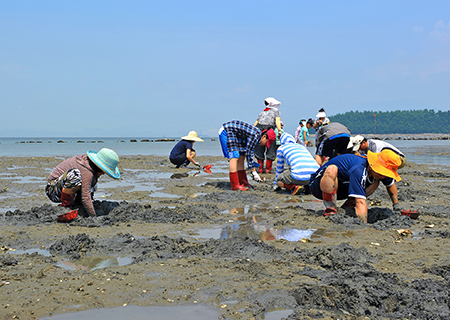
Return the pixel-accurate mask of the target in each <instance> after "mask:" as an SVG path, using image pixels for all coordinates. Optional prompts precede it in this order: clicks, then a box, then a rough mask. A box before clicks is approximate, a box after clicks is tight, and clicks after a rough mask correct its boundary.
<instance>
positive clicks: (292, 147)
mask: <svg viewBox="0 0 450 320" xmlns="http://www.w3.org/2000/svg"><path fill="white" fill-rule="evenodd" d="M280 142H281V146H280V147H279V148H278V150H277V172H276V174H275V188H274V189H275V190H278V189H279V188H286V189H288V190H291V191H292V195H296V194H298V193H299V192H300V191H302V190H303V189H304V186H307V185H308V184H309V179H310V178H311V174H313V173H314V172H316V171H317V169H319V165H318V164H317V162H316V161H315V160H314V158H313V157H312V156H311V153H309V151H308V150H307V149H306V147H305V146H303V145H300V144H297V143H295V138H294V137H293V136H292V135H290V134H289V133H286V132H285V133H283V134H282V135H281V138H280Z"/></svg>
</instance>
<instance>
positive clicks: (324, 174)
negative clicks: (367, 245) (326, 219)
mask: <svg viewBox="0 0 450 320" xmlns="http://www.w3.org/2000/svg"><path fill="white" fill-rule="evenodd" d="M400 165H401V160H400V159H399V157H398V155H397V154H395V153H394V152H393V151H391V150H383V151H381V152H380V153H373V152H371V151H369V152H368V154H367V158H366V157H361V156H358V155H354V154H344V155H340V156H337V157H335V158H333V159H331V160H330V161H328V162H327V163H325V164H324V165H323V166H321V167H320V168H319V170H317V172H315V173H314V174H312V175H311V181H310V184H309V186H310V189H311V193H312V194H313V195H314V197H316V198H318V199H322V200H323V203H324V205H325V210H324V212H323V215H324V216H328V215H332V214H335V213H337V204H336V200H345V199H352V198H354V200H355V201H354V204H352V205H351V206H352V207H354V209H355V213H356V216H357V217H358V218H359V219H361V220H362V221H364V222H367V203H366V196H367V194H369V193H371V192H373V190H370V191H369V193H368V192H367V190H366V183H367V181H366V180H367V178H368V177H372V179H373V180H375V181H382V180H384V179H386V178H391V179H394V180H395V181H400V180H401V178H400V176H399V175H398V173H397V169H398V167H399V166H400ZM376 186H378V183H377V184H376ZM388 186H389V184H388ZM374 188H375V187H374ZM389 188H390V187H388V191H389ZM368 189H369V188H368ZM391 198H392V200H393V203H394V200H396V199H393V197H392V196H391ZM352 200H353V199H352ZM349 202H350V201H346V204H347V205H348V206H350V203H349ZM396 202H397V203H398V200H397V201H396ZM346 204H344V205H346ZM395 207H396V205H395V204H394V209H395Z"/></svg>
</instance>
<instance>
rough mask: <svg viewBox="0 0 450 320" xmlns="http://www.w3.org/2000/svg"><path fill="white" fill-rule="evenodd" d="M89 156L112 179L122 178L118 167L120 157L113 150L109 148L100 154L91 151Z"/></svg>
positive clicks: (88, 153) (102, 150) (103, 149)
mask: <svg viewBox="0 0 450 320" xmlns="http://www.w3.org/2000/svg"><path fill="white" fill-rule="evenodd" d="M87 156H88V157H89V159H91V160H92V162H94V163H95V164H96V165H97V166H98V167H99V168H100V169H102V170H103V171H104V172H105V173H107V174H108V175H109V176H110V177H111V178H114V179H119V178H120V171H119V168H118V167H117V165H118V164H119V156H118V155H117V153H115V152H114V151H113V150H111V149H108V148H102V149H101V150H100V151H99V152H97V151H94V150H89V151H88V152H87Z"/></svg>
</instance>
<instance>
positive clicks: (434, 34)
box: [0, 0, 450, 137]
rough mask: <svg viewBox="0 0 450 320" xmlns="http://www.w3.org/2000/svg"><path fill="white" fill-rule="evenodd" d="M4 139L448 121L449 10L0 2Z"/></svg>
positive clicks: (402, 5) (393, 5) (436, 6)
mask: <svg viewBox="0 0 450 320" xmlns="http://www.w3.org/2000/svg"><path fill="white" fill-rule="evenodd" d="M0 43H1V46H0V106H1V110H2V117H1V118H2V125H1V127H0V136H1V137H97V136H99V137H155V136H183V135H186V134H187V133H188V131H190V130H196V131H198V133H199V135H200V136H207V135H209V136H215V134H216V132H217V130H218V129H219V128H220V126H221V125H222V123H224V122H226V121H229V120H232V119H240V120H244V121H247V122H250V123H253V122H254V121H255V120H256V117H257V116H258V114H259V113H260V112H261V111H262V109H263V107H264V104H263V101H264V99H265V98H267V97H270V96H272V97H275V98H276V99H278V100H279V101H281V107H280V111H281V117H282V120H283V121H284V123H285V127H286V129H287V131H293V130H295V128H296V126H297V124H298V120H299V119H300V118H309V117H315V115H316V113H317V110H318V109H319V108H320V107H324V108H325V110H326V112H327V114H328V115H333V114H336V113H343V112H346V111H350V110H360V111H363V110H374V111H386V110H411V109H425V108H426V109H434V110H436V111H437V110H442V111H448V110H450V90H449V88H450V1H447V0H446V1H432V0H431V1H401V0H400V1H320V0H319V1H300V0H297V1H283V0H278V1H264V0H262V1H261V0H259V1H245V0H240V1H234V0H231V1H216V0H209V1H196V0H193V1H170V0H168V1H59V0H58V1H46V0H41V1H2V2H1V3H0Z"/></svg>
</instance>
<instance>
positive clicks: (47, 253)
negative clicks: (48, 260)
mask: <svg viewBox="0 0 450 320" xmlns="http://www.w3.org/2000/svg"><path fill="white" fill-rule="evenodd" d="M6 252H7V253H9V254H26V253H28V254H32V253H37V254H40V255H43V256H45V257H51V255H52V254H51V253H50V251H48V250H45V249H38V248H36V249H24V250H22V249H12V250H8V251H6Z"/></svg>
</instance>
